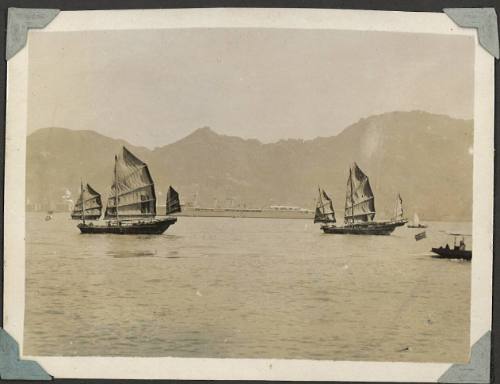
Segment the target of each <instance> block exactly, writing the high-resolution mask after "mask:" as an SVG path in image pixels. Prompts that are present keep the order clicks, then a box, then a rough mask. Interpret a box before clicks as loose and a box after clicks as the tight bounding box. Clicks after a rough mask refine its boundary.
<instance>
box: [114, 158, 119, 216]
mask: <svg viewBox="0 0 500 384" xmlns="http://www.w3.org/2000/svg"><path fill="white" fill-rule="evenodd" d="M117 163H118V156H116V155H115V170H114V173H115V210H116V221H119V218H118V180H117V178H116V164H117Z"/></svg>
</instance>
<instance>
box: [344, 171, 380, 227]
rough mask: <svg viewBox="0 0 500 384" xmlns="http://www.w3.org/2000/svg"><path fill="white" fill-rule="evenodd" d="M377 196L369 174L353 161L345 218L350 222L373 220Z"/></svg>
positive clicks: (348, 181)
mask: <svg viewBox="0 0 500 384" xmlns="http://www.w3.org/2000/svg"><path fill="white" fill-rule="evenodd" d="M374 218H375V197H374V196H373V191H372V188H371V186H370V181H369V180H368V176H366V175H365V174H364V173H363V171H362V170H361V169H360V168H359V167H358V165H357V164H356V163H353V165H352V166H351V168H350V170H349V178H348V180H347V192H346V199H345V211H344V220H345V222H346V223H348V224H354V223H356V222H368V221H373V219H374Z"/></svg>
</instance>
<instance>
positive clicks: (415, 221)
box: [408, 212, 427, 228]
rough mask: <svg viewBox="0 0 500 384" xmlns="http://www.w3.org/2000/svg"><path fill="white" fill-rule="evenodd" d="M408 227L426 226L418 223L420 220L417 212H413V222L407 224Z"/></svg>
mask: <svg viewBox="0 0 500 384" xmlns="http://www.w3.org/2000/svg"><path fill="white" fill-rule="evenodd" d="M408 228H427V225H425V224H420V220H419V218H418V215H417V213H416V212H415V213H414V214H413V222H412V223H410V224H408Z"/></svg>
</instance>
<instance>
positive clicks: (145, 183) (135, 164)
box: [105, 147, 156, 219]
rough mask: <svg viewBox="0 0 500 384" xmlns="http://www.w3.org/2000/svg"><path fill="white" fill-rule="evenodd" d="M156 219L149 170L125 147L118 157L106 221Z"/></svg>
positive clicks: (152, 184) (116, 157)
mask: <svg viewBox="0 0 500 384" xmlns="http://www.w3.org/2000/svg"><path fill="white" fill-rule="evenodd" d="M117 202H118V204H117ZM155 216H156V194H155V186H154V182H153V179H152V178H151V174H150V173H149V169H148V166H147V165H146V163H144V162H143V161H141V160H139V159H138V158H137V157H136V156H134V155H133V154H132V153H131V152H130V151H129V150H128V149H127V148H125V147H123V150H122V153H121V154H120V155H118V156H115V171H114V180H113V184H112V186H111V193H110V197H109V198H108V203H107V207H106V214H105V219H118V218H120V219H124V218H134V217H135V218H138V217H155Z"/></svg>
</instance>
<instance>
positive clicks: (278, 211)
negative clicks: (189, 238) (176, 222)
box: [178, 205, 314, 220]
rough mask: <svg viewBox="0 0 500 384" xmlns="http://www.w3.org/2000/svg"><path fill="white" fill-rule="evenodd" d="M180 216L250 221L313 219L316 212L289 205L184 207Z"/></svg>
mask: <svg viewBox="0 0 500 384" xmlns="http://www.w3.org/2000/svg"><path fill="white" fill-rule="evenodd" d="M178 216H190V217H232V218H248V219H250V218H251V219H259V218H261V219H309V220H310V219H312V218H313V216H314V212H313V211H311V210H309V209H305V208H300V207H295V206H289V205H272V206H270V207H269V208H234V207H192V206H191V207H189V206H184V207H183V210H182V213H180V214H179V215H178Z"/></svg>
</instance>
